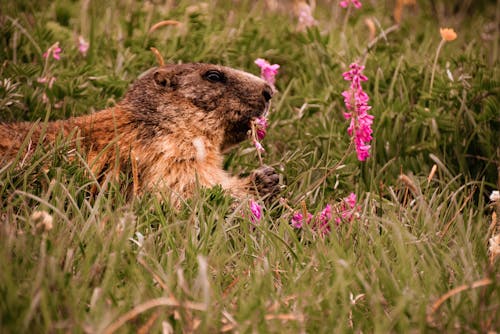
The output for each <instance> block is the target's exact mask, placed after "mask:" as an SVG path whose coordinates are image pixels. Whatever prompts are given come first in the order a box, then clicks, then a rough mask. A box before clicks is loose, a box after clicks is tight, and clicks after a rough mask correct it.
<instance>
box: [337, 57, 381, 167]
mask: <svg viewBox="0 0 500 334" xmlns="http://www.w3.org/2000/svg"><path fill="white" fill-rule="evenodd" d="M364 68H365V67H364V66H362V65H359V64H357V63H352V64H351V65H350V66H349V69H350V70H349V71H347V72H344V73H343V74H342V76H343V77H344V79H345V80H347V81H350V82H351V85H350V88H349V90H346V91H344V92H342V96H343V97H344V103H345V107H346V109H347V110H348V111H349V112H344V113H343V114H344V118H346V119H349V120H350V124H349V127H348V128H347V133H348V134H349V136H351V137H353V141H354V145H355V149H356V153H357V157H358V160H359V161H365V160H366V159H368V158H369V157H370V145H369V143H370V141H371V140H372V139H373V138H372V133H373V130H372V128H371V126H372V124H373V119H374V117H373V115H370V114H368V113H367V112H368V111H369V110H370V109H371V106H369V105H368V101H369V99H370V98H369V96H368V94H366V93H365V92H364V91H363V87H362V86H361V82H364V81H367V80H368V78H367V77H366V76H365V75H363V73H362V72H363V70H364Z"/></svg>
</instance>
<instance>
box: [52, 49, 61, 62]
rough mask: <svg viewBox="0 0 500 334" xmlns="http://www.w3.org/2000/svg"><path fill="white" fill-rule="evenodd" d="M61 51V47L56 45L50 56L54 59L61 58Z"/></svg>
mask: <svg viewBox="0 0 500 334" xmlns="http://www.w3.org/2000/svg"><path fill="white" fill-rule="evenodd" d="M61 52H62V49H61V48H60V47H56V48H55V49H54V50H53V51H52V57H54V59H55V60H61V55H60V53H61Z"/></svg>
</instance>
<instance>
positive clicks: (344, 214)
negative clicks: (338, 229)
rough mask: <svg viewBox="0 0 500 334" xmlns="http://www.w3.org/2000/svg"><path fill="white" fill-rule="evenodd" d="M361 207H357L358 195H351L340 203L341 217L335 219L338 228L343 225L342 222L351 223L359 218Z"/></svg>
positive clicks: (339, 212)
mask: <svg viewBox="0 0 500 334" xmlns="http://www.w3.org/2000/svg"><path fill="white" fill-rule="evenodd" d="M360 209H361V208H360V207H359V206H356V194H354V193H351V194H349V196H347V197H346V198H344V199H343V200H342V202H341V203H340V209H339V211H338V214H339V216H338V217H336V218H335V222H336V223H337V226H338V225H340V223H342V221H346V222H351V221H353V220H354V219H355V218H359V212H358V211H360Z"/></svg>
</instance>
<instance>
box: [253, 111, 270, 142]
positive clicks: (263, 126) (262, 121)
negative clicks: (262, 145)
mask: <svg viewBox="0 0 500 334" xmlns="http://www.w3.org/2000/svg"><path fill="white" fill-rule="evenodd" d="M255 127H256V130H257V138H258V139H259V140H262V139H264V137H265V136H266V130H267V118H266V117H265V116H262V117H259V118H257V119H256V120H255Z"/></svg>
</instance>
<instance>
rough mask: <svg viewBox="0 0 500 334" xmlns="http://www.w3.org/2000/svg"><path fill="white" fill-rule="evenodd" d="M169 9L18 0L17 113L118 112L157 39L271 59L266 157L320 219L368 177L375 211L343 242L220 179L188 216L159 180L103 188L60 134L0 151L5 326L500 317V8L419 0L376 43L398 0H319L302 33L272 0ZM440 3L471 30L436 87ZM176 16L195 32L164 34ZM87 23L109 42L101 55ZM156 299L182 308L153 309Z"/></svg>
mask: <svg viewBox="0 0 500 334" xmlns="http://www.w3.org/2000/svg"><path fill="white" fill-rule="evenodd" d="M155 3H158V4H151V3H147V4H143V3H142V2H133V1H114V2H112V3H110V4H109V7H107V8H106V9H103V8H102V3H100V2H97V1H94V0H91V1H82V2H78V1H69V0H60V1H55V2H51V1H43V0H42V1H37V2H34V1H33V2H32V1H27V0H24V1H16V2H9V3H5V4H2V7H4V6H5V7H4V8H5V10H3V11H2V13H1V14H0V22H1V24H0V30H1V34H0V61H1V67H0V79H1V80H0V121H19V120H29V121H37V120H38V121H41V122H43V121H44V120H49V119H50V120H53V119H62V118H67V117H70V116H76V115H82V114H88V113H90V112H92V111H96V110H100V109H102V108H105V107H107V106H111V105H113V104H114V103H115V102H116V101H118V100H119V99H120V97H121V96H122V95H123V93H124V92H125V90H126V89H127V87H128V85H129V83H130V82H131V81H133V80H134V78H136V77H137V76H138V75H139V74H140V73H142V72H143V71H145V70H146V69H148V68H150V67H152V66H155V65H156V60H155V57H154V55H153V54H152V53H151V51H149V48H150V47H152V46H154V47H156V48H157V49H159V50H160V52H161V53H162V54H163V56H164V58H165V61H167V62H171V63H174V62H196V61H203V62H213V63H220V64H224V65H227V66H232V67H236V68H240V69H244V70H246V71H249V72H253V73H255V74H257V73H258V68H257V67H256V66H255V65H254V64H253V61H254V60H255V59H256V58H258V57H263V58H266V59H268V60H270V61H271V62H272V63H278V64H280V65H281V69H280V73H279V75H278V77H277V88H278V90H279V93H278V94H277V95H276V96H275V97H274V98H273V110H272V114H271V121H270V128H269V130H268V136H267V137H266V139H265V140H264V142H263V144H264V145H265V147H266V150H267V154H266V155H265V156H264V161H265V163H267V164H269V165H272V166H274V167H276V168H277V169H278V170H279V171H280V173H282V175H283V178H284V181H285V183H286V185H287V187H286V189H285V190H284V191H283V194H282V195H283V197H284V198H286V199H287V200H288V205H289V206H291V207H292V208H293V209H294V210H301V203H300V199H301V198H302V197H304V196H305V197H304V200H305V203H306V205H307V208H308V209H309V210H310V211H311V212H313V213H316V212H319V211H320V210H322V209H323V208H324V206H325V205H326V204H327V203H331V204H335V203H339V202H340V201H341V200H342V198H344V197H345V196H347V195H348V194H349V193H350V192H355V193H356V194H357V196H358V199H359V205H360V206H361V217H360V219H358V220H355V221H353V222H352V223H351V224H347V223H346V224H342V225H340V226H339V227H338V228H335V227H334V228H333V231H332V233H331V234H330V235H328V236H325V237H323V236H321V235H320V234H318V233H317V232H316V231H314V230H312V229H311V228H309V227H306V228H304V229H303V230H301V231H298V230H295V229H294V228H293V227H291V226H290V223H289V222H290V218H291V214H292V212H291V211H290V210H289V209H288V208H287V207H286V206H284V205H283V204H279V203H277V204H276V205H275V206H273V207H271V208H268V209H267V210H265V212H264V218H263V219H262V221H261V223H260V224H259V225H257V226H255V225H254V224H252V223H251V222H250V221H249V219H245V218H244V216H245V215H246V216H247V217H248V214H249V213H248V208H247V207H246V204H245V203H234V202H233V201H232V200H231V198H229V197H228V196H226V195H225V194H224V193H222V192H221V190H220V189H219V188H214V189H200V190H199V192H197V194H196V196H195V197H194V198H192V199H190V200H189V201H188V202H187V203H186V204H185V205H184V206H183V208H182V209H181V210H174V209H172V207H170V206H169V205H168V203H165V202H164V201H162V200H161V199H159V198H158V197H157V196H154V195H150V194H146V195H144V196H141V197H135V198H132V199H128V198H125V195H123V193H122V187H123V184H124V183H127V182H131V181H130V180H129V179H127V178H128V177H127V176H126V175H121V180H120V182H115V181H110V180H107V181H106V182H104V183H101V184H99V183H97V182H96V180H95V178H92V177H91V176H89V175H90V174H91V173H89V172H88V166H86V164H85V160H84V158H83V157H82V155H83V154H84V153H83V152H81V153H80V152H78V154H76V155H75V157H74V158H73V159H69V158H68V157H67V155H66V153H65V152H66V150H65V147H66V144H67V142H65V141H64V140H61V141H59V142H58V143H56V144H55V145H54V146H52V147H45V148H38V149H37V151H36V153H35V154H34V155H33V156H32V157H29V158H27V159H24V157H22V156H20V157H19V159H18V161H17V164H14V165H12V166H10V167H5V166H0V332H2V333H4V332H5V333H19V332H27V333H36V332H77V333H78V332H103V331H104V330H105V329H106V328H108V329H110V328H111V327H109V326H111V325H112V324H115V325H119V326H118V332H138V331H140V330H144V331H145V330H149V331H151V332H160V331H161V330H162V329H165V330H166V329H168V327H169V326H170V327H172V328H173V331H174V332H176V333H177V332H197V333H214V332H220V331H222V330H227V331H230V332H240V333H247V332H257V333H267V332H269V333H282V332H288V333H298V332H307V333H323V332H324V333H342V332H357V333H360V332H363V333H372V332H376V333H387V332H403V333H407V332H472V333H484V332H487V331H489V330H490V331H500V323H499V317H498V314H499V307H500V302H499V301H500V289H499V287H500V285H499V283H498V278H499V277H500V271H499V266H498V259H497V260H496V262H490V257H489V254H488V239H489V238H490V237H491V233H492V231H491V230H489V226H490V223H491V216H492V212H493V211H494V210H495V208H494V207H493V205H491V204H490V203H489V201H488V196H489V194H490V193H491V191H492V190H495V189H498V188H499V181H498V169H497V168H499V166H500V149H499V138H500V113H499V110H500V103H499V99H498V93H499V86H498V81H499V70H498V41H499V38H498V34H499V32H498V30H496V31H495V30H494V27H497V26H498V22H499V17H500V14H499V13H500V6H499V5H498V4H495V3H494V2H493V1H491V2H487V1H484V2H478V3H475V4H474V5H473V6H472V7H471V8H469V11H470V12H471V13H472V15H470V16H463V15H462V13H463V11H462V9H464V8H465V7H467V5H465V4H462V2H461V1H456V4H457V7H456V8H458V9H461V10H458V11H457V12H456V13H453V11H452V10H451V9H452V7H453V6H451V5H450V2H449V1H441V2H440V1H437V3H438V5H437V7H436V8H437V10H438V12H437V13H435V12H434V11H433V10H432V7H431V6H430V5H429V3H428V2H426V1H419V6H418V8H417V9H416V10H415V11H414V12H411V11H405V13H404V14H405V15H404V16H403V21H402V24H401V26H400V28H399V29H397V30H396V31H394V32H392V33H390V34H388V35H387V36H386V39H381V40H380V41H379V42H378V43H377V44H376V45H375V46H374V47H373V48H372V49H371V50H370V51H369V52H368V53H367V54H366V57H365V58H363V53H364V50H365V48H366V46H367V44H368V42H369V40H368V28H367V27H366V26H365V23H364V20H365V19H366V18H369V17H370V18H372V19H374V20H375V21H376V22H378V24H380V25H381V26H382V27H384V28H385V29H387V28H388V27H390V26H391V25H392V24H393V22H392V18H391V13H392V5H388V4H386V3H388V2H385V1H363V3H364V6H363V8H362V9H360V10H357V11H353V12H352V14H351V16H350V18H349V20H348V21H347V24H346V25H345V27H344V25H343V23H344V15H345V10H343V9H341V8H340V7H339V6H338V5H337V2H336V1H327V0H324V1H317V3H318V4H317V6H318V7H317V8H316V10H315V12H314V13H315V16H316V18H317V19H318V21H319V27H315V28H312V29H309V30H307V31H305V32H297V31H296V19H294V18H293V17H292V15H291V10H290V9H289V8H288V9H287V10H286V11H276V12H273V11H269V10H266V9H265V5H264V2H258V1H239V2H234V3H233V2H229V1H215V0H213V1H208V9H207V10H204V9H203V8H202V7H199V8H201V9H199V10H198V11H193V9H192V7H191V8H188V7H189V6H192V5H193V4H195V3H197V2H194V1H193V2H189V1H179V2H177V5H176V6H175V7H169V6H168V5H167V4H165V3H163V2H161V3H160V2H155ZM167 3H170V2H168V1H167ZM280 3H281V2H280ZM211 8H215V9H213V10H212V9H211ZM443 8H444V10H442V9H443ZM445 14H446V15H445ZM438 18H439V20H441V22H442V23H441V26H453V27H454V28H455V30H456V31H457V32H458V39H457V40H455V41H453V42H449V43H446V45H444V48H443V50H442V52H441V55H440V57H439V60H438V64H437V69H436V74H435V79H434V88H433V91H432V92H431V93H429V82H430V76H431V68H432V62H433V60H434V55H435V52H436V48H437V46H438V44H439V41H440V38H441V37H440V36H439V29H438V28H439V25H438V24H437V23H436V22H437V20H438ZM165 19H175V20H178V21H180V22H182V27H179V28H176V27H164V28H161V29H159V30H157V31H155V32H154V33H152V34H148V30H149V28H150V27H151V26H152V25H153V24H154V23H156V22H158V21H161V20H165ZM492 26H493V28H492ZM379 32H380V30H378V33H379ZM79 34H82V35H83V36H84V37H85V38H86V39H87V40H88V41H90V45H91V47H90V50H89V52H88V55H87V56H86V57H83V56H82V55H81V54H80V53H79V52H78V50H77V47H76V41H75V40H76V37H77V36H78V35H79ZM57 41H58V42H59V43H60V45H61V47H62V49H63V53H62V58H61V60H60V61H55V60H50V61H48V62H46V61H45V59H44V58H43V57H42V54H43V52H44V51H45V50H47V48H48V47H50V46H51V45H52V44H54V43H55V42H57ZM362 58H363V59H362ZM357 59H360V60H364V61H365V65H366V70H365V73H366V75H367V76H368V78H369V81H368V82H367V83H365V84H364V88H365V91H366V92H367V93H368V94H369V96H370V98H371V100H370V104H371V105H372V106H373V109H372V110H371V113H373V114H374V115H375V117H376V118H375V122H374V138H375V139H374V142H373V149H372V157H371V158H370V159H369V160H368V161H367V162H364V163H361V162H358V161H357V160H356V157H355V154H353V153H352V152H348V153H347V156H345V155H346V150H347V149H348V147H349V137H348V135H347V132H346V129H347V123H346V121H345V120H344V118H343V116H342V111H343V110H344V109H343V99H342V96H341V92H342V91H343V90H345V89H347V87H348V82H346V81H344V80H343V79H342V72H344V71H345V70H346V68H347V66H348V65H349V64H350V63H351V62H353V61H355V60H357ZM447 70H448V71H449V74H448V73H447ZM45 75H51V76H55V77H56V81H55V83H54V85H53V87H52V88H51V89H49V88H48V87H47V85H46V84H43V83H39V82H37V78H39V77H42V76H45ZM450 75H451V76H452V77H453V80H451V79H450ZM46 99H48V102H44V100H46ZM299 110H302V112H299ZM250 146H251V144H250V143H244V144H242V146H241V148H239V149H237V150H235V151H234V152H232V153H231V154H230V155H229V156H228V157H227V159H226V164H225V165H226V168H227V169H228V170H231V171H233V172H234V173H240V172H249V171H251V170H253V169H254V168H256V167H258V166H257V163H256V160H257V159H256V157H255V152H253V151H249V150H247V148H249V147H250ZM342 159H344V160H342ZM339 162H342V163H341V164H340V166H338V168H337V169H336V170H335V171H333V173H331V174H330V175H329V176H328V177H327V178H326V181H325V182H321V183H320V184H319V186H314V185H315V184H316V183H317V181H318V180H320V179H321V178H323V177H324V176H325V175H326V173H327V172H328V171H329V170H331V168H334V167H335V166H337V165H338V164H339ZM434 164H436V165H437V166H438V169H437V173H436V174H435V176H434V178H433V180H431V181H429V180H427V176H428V174H429V172H430V170H431V168H432V166H433V165H434ZM401 173H403V174H406V175H408V177H409V180H410V181H406V183H405V182H401V181H400V180H399V176H400V174H401ZM93 191H94V194H93V195H92V192H93ZM235 208H236V209H235ZM496 210H497V212H498V213H500V208H498V206H497V207H496ZM35 211H45V212H47V213H48V214H50V215H51V216H52V217H53V228H52V229H51V230H49V231H43V229H42V228H40V226H37V224H38V223H39V221H37V220H35V219H33V217H32V215H33V212H35ZM242 211H243V212H244V213H242ZM245 212H246V213H245ZM134 240H135V241H134ZM484 278H488V279H490V280H491V284H488V285H486V286H483V287H478V288H471V287H468V288H467V289H465V290H464V291H461V292H459V293H456V294H454V295H453V296H451V297H450V298H449V299H447V300H446V301H445V302H444V303H443V304H442V305H440V307H439V308H437V309H436V310H435V311H432V305H433V303H434V302H436V301H437V300H438V298H439V297H441V296H442V295H444V294H445V293H447V292H448V291H450V290H452V289H454V288H457V287H460V286H462V285H464V284H465V285H469V284H472V283H473V282H476V281H478V280H481V279H484ZM157 298H163V299H159V300H158V301H159V302H160V304H169V306H167V305H162V306H156V307H152V308H150V309H147V310H146V309H142V310H141V309H139V308H135V307H138V306H140V305H141V304H144V303H146V304H145V305H146V306H147V305H150V304H148V303H151V301H154V300H156V299H157ZM131 310H134V311H137V312H136V313H134V314H132V315H130V316H129V317H127V312H129V311H131ZM123 315H125V318H120V317H122V316H123ZM120 319H126V320H127V321H125V322H123V324H122V322H120Z"/></svg>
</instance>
